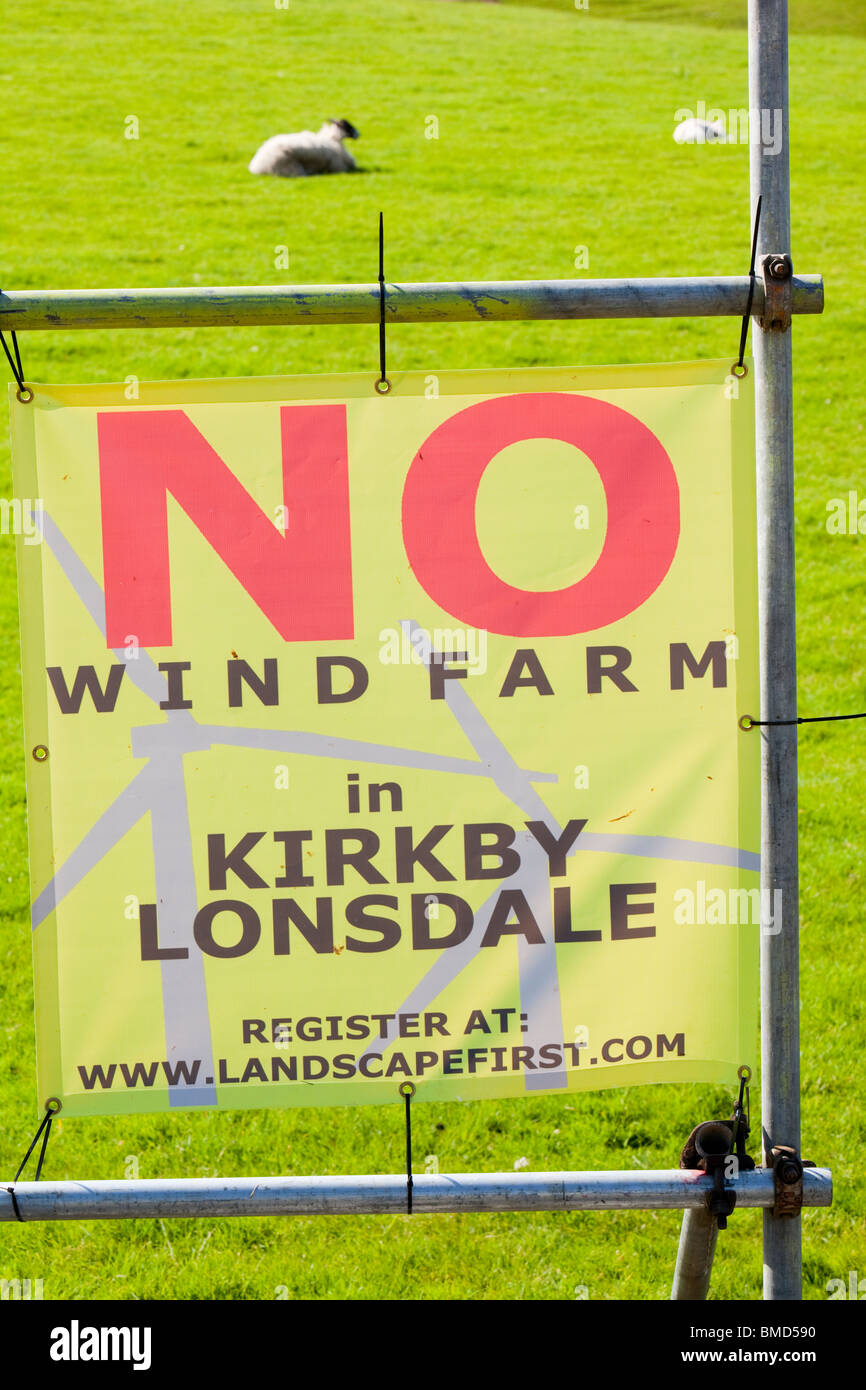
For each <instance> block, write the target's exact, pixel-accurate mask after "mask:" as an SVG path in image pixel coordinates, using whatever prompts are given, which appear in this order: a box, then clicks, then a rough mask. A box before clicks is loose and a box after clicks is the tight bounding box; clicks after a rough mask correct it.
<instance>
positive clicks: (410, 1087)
mask: <svg viewBox="0 0 866 1390" xmlns="http://www.w3.org/2000/svg"><path fill="white" fill-rule="evenodd" d="M399 1091H400V1095H401V1096H402V1097H403V1099H404V1101H405V1102H406V1214H407V1216H411V1215H412V1097H413V1096H414V1094H415V1086H414V1084H413V1082H411V1081H402V1082H401V1083H400V1086H399Z"/></svg>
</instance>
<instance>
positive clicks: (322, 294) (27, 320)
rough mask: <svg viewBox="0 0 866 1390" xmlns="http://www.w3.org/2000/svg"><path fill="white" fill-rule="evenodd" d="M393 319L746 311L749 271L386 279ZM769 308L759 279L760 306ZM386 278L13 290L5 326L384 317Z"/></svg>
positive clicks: (798, 297) (814, 306) (811, 298)
mask: <svg viewBox="0 0 866 1390" xmlns="http://www.w3.org/2000/svg"><path fill="white" fill-rule="evenodd" d="M385 288H386V296H387V298H386V314H387V320H388V322H389V323H443V322H449V321H453V322H467V321H475V320H484V321H485V322H496V321H505V320H510V319H641V318H696V317H700V318H702V317H716V316H724V315H731V316H734V317H738V316H742V315H743V314H744V313H745V312H746V306H747V303H748V297H749V277H748V275H720V276H701V275H696V276H690V277H680V278H677V279H648V280H510V281H509V280H506V281H503V282H502V283H497V282H494V281H490V282H485V281H480V282H478V283H476V284H461V283H459V282H454V283H450V284H442V285H427V284H419V285H386V287H385ZM793 293H794V313H795V314H820V313H821V312H822V310H823V308H824V283H823V281H822V279H821V276H820V275H796V276H794V278H793ZM763 308H764V288H763V285H762V283H761V281H760V279H757V280H756V281H755V291H754V298H753V301H752V313H753V314H754V315H760V314H761V313H762V311H763ZM378 320H379V286H378V285H259V286H238V287H232V288H227V289H219V288H215V289H205V288H199V287H195V288H192V289H174V290H144V289H143V290H6V291H4V292H0V328H2V329H3V330H4V331H7V332H8V331H12V330H14V331H15V332H16V333H23V332H25V331H27V330H31V329H49V328H227V327H239V326H241V325H252V324H327V323H377V322H378Z"/></svg>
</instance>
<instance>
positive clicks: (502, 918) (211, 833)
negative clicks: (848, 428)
mask: <svg viewBox="0 0 866 1390" xmlns="http://www.w3.org/2000/svg"><path fill="white" fill-rule="evenodd" d="M751 380H752V378H751V376H747V377H746V378H745V380H743V381H736V380H735V379H734V378H733V377H732V376H730V375H729V364H728V363H727V362H724V363H722V362H702V363H693V364H689V365H684V366H652V367H605V368H588V369H580V370H555V371H554V370H550V371H548V370H543V369H540V370H524V371H495V372H449V373H441V374H440V375H438V376H431V375H426V376H424V375H420V374H406V375H405V376H402V377H401V376H398V377H396V378H395V380H394V382H393V389H392V391H391V392H390V394H388V395H386V396H380V395H378V394H377V393H376V392H375V390H374V389H373V381H372V380H371V378H370V377H369V376H358V375H351V376H333V377H294V378H288V379H284V380H279V379H273V380H264V381H261V380H258V381H254V380H246V381H220V382H173V383H162V384H150V383H141V384H140V385H139V384H138V383H136V382H135V381H134V380H132V379H131V380H130V382H128V383H127V384H126V385H125V386H105V387H78V386H75V387H60V386H57V387H55V386H37V387H36V388H35V399H34V400H33V402H32V403H29V404H21V403H19V402H18V401H17V400H14V399H13V403H12V413H13V428H14V457H15V491H16V501H17V502H20V514H21V515H20V522H21V524H20V526H19V527H18V529H19V544H18V557H19V582H20V592H21V632H22V647H23V671H24V704H25V729H26V740H27V793H28V814H29V826H30V855H31V884H32V926H33V952H34V968H35V979H36V1016H37V1048H38V1086H39V1099H40V1102H42V1103H44V1102H45V1100H46V1099H47V1098H48V1097H50V1096H56V1097H57V1098H59V1099H60V1100H61V1101H62V1103H63V1107H64V1112H65V1113H69V1114H100V1113H120V1112H131V1111H145V1110H167V1109H169V1108H174V1107H178V1106H216V1105H219V1106H229V1107H241V1106H286V1105H311V1104H357V1103H360V1102H365V1101H376V1102H381V1101H389V1100H390V1101H396V1100H397V1099H398V1088H399V1086H400V1085H401V1084H403V1083H407V1082H411V1083H413V1085H414V1086H415V1088H416V1094H417V1097H418V1098H419V1099H429V1100H442V1099H456V1098H467V1097H485V1096H487V1097H493V1096H513V1095H518V1094H526V1093H528V1094H538V1093H548V1092H557V1091H558V1092H564V1091H566V1090H587V1089H595V1088H599V1087H603V1086H618V1085H627V1084H634V1083H637V1082H658V1081H668V1080H670V1081H712V1082H730V1081H732V1080H733V1079H734V1078H735V1075H736V1069H737V1067H738V1066H740V1065H741V1064H743V1063H748V1064H752V1063H753V1055H752V1054H753V1046H754V1036H755V1031H756V1030H755V1024H756V1016H757V954H758V941H759V935H760V932H761V930H762V929H763V930H765V931H772V930H774V922H775V916H774V912H775V907H776V905H775V904H774V903H770V902H767V903H762V902H761V898H760V893H759V890H758V882H759V879H758V870H759V844H760V835H759V748H760V742H759V739H758V738H757V736H756V735H755V734H754V733H752V734H748V733H743V732H742V731H741V730H740V729H739V727H738V718H739V717H740V716H741V715H743V714H752V715H756V714H757V712H758V685H757V640H756V616H757V615H756V607H757V600H756V592H757V585H756V574H755V519H754V514H755V507H754V441H753V434H754V425H753V401H752V392H751ZM762 919H763V927H762Z"/></svg>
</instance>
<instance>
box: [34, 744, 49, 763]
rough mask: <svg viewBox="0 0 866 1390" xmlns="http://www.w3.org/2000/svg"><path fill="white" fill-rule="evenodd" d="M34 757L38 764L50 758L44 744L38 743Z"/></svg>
mask: <svg viewBox="0 0 866 1390" xmlns="http://www.w3.org/2000/svg"><path fill="white" fill-rule="evenodd" d="M33 756H34V758H35V759H36V761H37V762H38V763H44V762H45V759H46V758H47V757H48V749H47V748H46V747H45V744H44V743H37V745H36V747H35V748H34V749H33Z"/></svg>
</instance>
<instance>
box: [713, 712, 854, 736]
mask: <svg viewBox="0 0 866 1390" xmlns="http://www.w3.org/2000/svg"><path fill="white" fill-rule="evenodd" d="M839 719H866V710H864V711H863V713H862V714H810V715H806V716H804V717H803V718H802V719H753V718H752V716H751V715H750V714H742V715H740V718H739V720H738V723H739V725H740V728H741V729H742V730H743V731H744V732H745V733H748V732H749V729H755V728H771V727H774V726H777V727H778V726H782V725H791V724H833V723H835V722H836V721H837V720H839Z"/></svg>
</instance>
